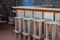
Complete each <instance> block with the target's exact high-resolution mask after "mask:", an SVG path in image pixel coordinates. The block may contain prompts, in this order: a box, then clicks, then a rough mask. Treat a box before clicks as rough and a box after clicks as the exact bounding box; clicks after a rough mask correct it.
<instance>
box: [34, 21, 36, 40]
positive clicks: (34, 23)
mask: <svg viewBox="0 0 60 40" xmlns="http://www.w3.org/2000/svg"><path fill="white" fill-rule="evenodd" d="M33 35H36V23H35V21H34V34H33ZM33 40H36V39H35V38H33Z"/></svg>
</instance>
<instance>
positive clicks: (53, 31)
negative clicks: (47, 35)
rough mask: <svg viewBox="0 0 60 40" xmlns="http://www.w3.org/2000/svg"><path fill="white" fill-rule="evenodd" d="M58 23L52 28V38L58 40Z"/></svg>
mask: <svg viewBox="0 0 60 40" xmlns="http://www.w3.org/2000/svg"><path fill="white" fill-rule="evenodd" d="M56 26H57V25H56V24H55V25H53V28H52V40H56Z"/></svg>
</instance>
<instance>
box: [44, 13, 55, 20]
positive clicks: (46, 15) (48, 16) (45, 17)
mask: <svg viewBox="0 0 60 40" xmlns="http://www.w3.org/2000/svg"><path fill="white" fill-rule="evenodd" d="M53 17H54V16H53V12H44V19H45V20H48V21H53V19H54V18H53Z"/></svg>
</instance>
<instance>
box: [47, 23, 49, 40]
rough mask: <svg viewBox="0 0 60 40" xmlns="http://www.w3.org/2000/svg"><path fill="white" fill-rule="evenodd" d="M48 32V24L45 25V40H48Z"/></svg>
mask: <svg viewBox="0 0 60 40" xmlns="http://www.w3.org/2000/svg"><path fill="white" fill-rule="evenodd" d="M48 32H49V31H48V24H46V40H47V39H48V37H49V36H48V35H49V33H48Z"/></svg>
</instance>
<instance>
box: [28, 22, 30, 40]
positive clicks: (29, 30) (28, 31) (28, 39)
mask: <svg viewBox="0 0 60 40" xmlns="http://www.w3.org/2000/svg"><path fill="white" fill-rule="evenodd" d="M28 34H30V21H28ZM28 40H30V36H28Z"/></svg>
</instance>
